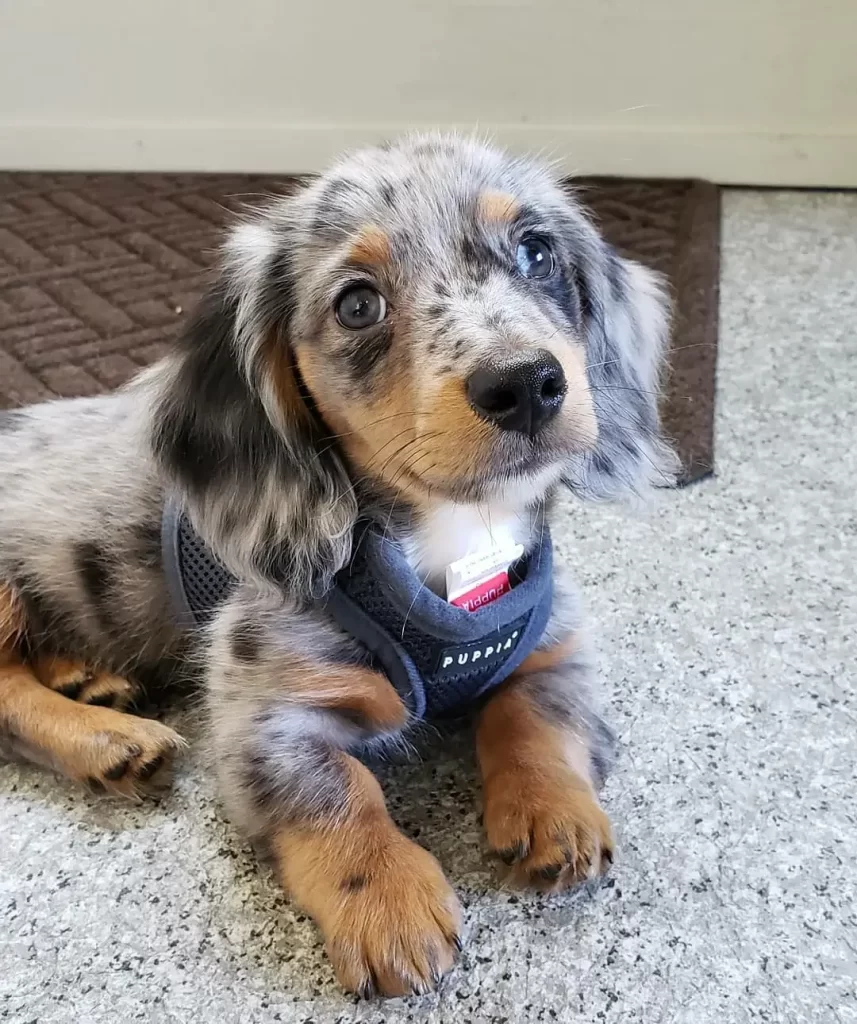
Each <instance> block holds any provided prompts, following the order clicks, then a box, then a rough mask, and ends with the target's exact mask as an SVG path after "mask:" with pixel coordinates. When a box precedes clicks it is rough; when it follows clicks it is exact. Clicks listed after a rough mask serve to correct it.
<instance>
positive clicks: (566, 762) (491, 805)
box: [477, 635, 613, 889]
mask: <svg viewBox="0 0 857 1024" xmlns="http://www.w3.org/2000/svg"><path fill="white" fill-rule="evenodd" d="M588 672H589V667H588V664H587V660H586V658H585V656H584V654H583V652H582V651H580V650H578V649H577V646H576V643H575V640H574V638H573V636H571V635H570V636H569V637H568V638H567V639H566V640H565V641H564V642H562V643H558V644H556V645H555V646H553V647H551V648H546V649H543V650H537V651H536V652H534V653H533V654H531V655H530V657H529V658H528V659H527V660H526V661H524V663H523V664H522V665H521V667H520V669H518V671H517V672H516V673H515V674H514V675H513V676H512V677H511V678H510V679H509V681H508V682H507V683H506V684H505V685H504V687H503V688H502V689H501V690H500V692H499V693H498V694H497V695H496V696H495V697H493V698H492V699H491V700H490V701H489V702H488V704H487V706H486V707H485V709H484V711H483V712H482V716H481V719H480V722H479V726H478V731H477V753H478V758H479V766H480V769H481V772H482V784H483V801H484V818H485V829H486V833H487V837H488V844H489V846H490V847H491V849H492V850H493V851H495V852H496V853H497V854H498V855H499V856H500V857H501V858H502V859H503V860H504V861H505V862H506V863H507V864H511V865H514V867H515V871H516V874H517V877H518V880H519V881H522V882H525V883H528V884H530V885H534V886H537V887H539V888H547V889H554V888H562V887H565V886H568V885H573V884H575V883H576V882H578V881H581V880H582V879H585V878H592V877H595V876H597V875H599V874H601V873H602V872H603V871H605V870H606V869H607V867H608V865H609V864H610V863H611V862H612V860H613V839H612V835H611V829H610V823H609V821H608V819H607V815H606V814H605V813H604V811H603V810H602V809H601V807H600V805H599V803H598V798H597V796H596V788H597V786H598V785H599V784H600V782H601V781H602V775H603V773H604V770H605V767H606V763H607V762H608V761H609V760H610V758H611V757H612V736H611V734H610V733H609V730H608V729H607V727H606V726H605V725H604V724H603V722H602V721H601V720H600V719H599V718H598V717H597V715H595V714H594V713H593V712H592V711H591V708H590V707H589V704H588V701H587V699H586V676H587V675H588Z"/></svg>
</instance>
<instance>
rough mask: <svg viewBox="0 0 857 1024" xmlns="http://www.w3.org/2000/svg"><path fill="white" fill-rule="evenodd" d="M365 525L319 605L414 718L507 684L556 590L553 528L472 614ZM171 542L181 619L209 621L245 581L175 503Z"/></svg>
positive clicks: (166, 549)
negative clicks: (499, 591) (502, 588)
mask: <svg viewBox="0 0 857 1024" xmlns="http://www.w3.org/2000/svg"><path fill="white" fill-rule="evenodd" d="M363 526H364V528H363V531H362V533H361V534H359V536H360V540H359V542H358V543H356V544H355V550H354V553H353V555H352V558H351V561H350V563H349V564H348V565H347V566H345V568H343V569H342V570H340V572H339V573H337V575H336V577H335V580H334V585H333V587H332V588H331V590H330V591H329V592H328V593H327V594H326V595H325V597H324V598H322V599H321V601H320V602H319V605H318V607H319V608H320V609H321V610H322V611H323V612H324V613H325V614H327V615H328V616H329V617H330V618H331V619H333V621H334V622H336V623H337V625H339V626H340V627H341V628H342V629H343V630H344V631H345V632H346V633H348V634H350V635H351V636H352V637H354V638H355V639H356V640H358V641H359V642H360V643H361V644H362V645H363V647H364V648H365V649H366V650H367V651H368V653H369V655H370V659H371V663H372V665H373V666H374V667H376V668H379V669H381V670H382V671H383V672H384V673H385V674H386V676H387V678H388V679H389V680H390V682H391V683H392V684H393V686H394V687H395V688H396V690H397V692H398V693H399V696H400V697H401V698H402V700H403V701H404V702H405V704H406V706H407V708H408V710H409V711H410V712H411V715H412V716H413V717H414V718H418V719H422V718H436V717H440V716H442V715H448V714H451V713H454V712H457V711H460V710H462V709H463V708H464V707H466V706H467V705H468V704H472V703H473V702H474V701H475V700H476V699H477V698H479V697H481V696H483V695H484V694H485V693H487V692H488V691H489V690H491V689H493V688H494V687H495V686H499V685H500V683H502V682H503V680H505V679H507V678H508V677H509V675H511V673H512V672H514V670H515V669H516V668H517V667H518V666H519V665H520V664H521V662H522V661H523V660H524V659H525V658H526V657H527V655H528V654H531V653H532V652H533V650H534V649H535V648H536V646H537V645H538V643H539V641H540V640H541V638H542V635H543V634H544V631H545V629H546V627H547V623H548V619H549V617H550V612H551V600H552V596H553V554H552V547H551V540H550V535H549V533H548V532H547V530H545V531H544V532H543V533H542V538H541V541H540V542H539V544H538V545H537V546H536V547H535V548H534V549H533V550H532V551H530V552H529V553H528V554H526V555H525V556H524V557H523V558H522V559H520V561H518V562H516V563H515V565H514V566H512V568H511V570H510V572H509V578H510V582H511V583H512V589H511V590H509V591H508V592H507V593H506V594H504V595H503V596H502V597H500V598H498V599H497V600H495V601H494V602H493V603H491V604H489V605H486V606H485V607H484V608H480V609H478V610H477V611H475V612H468V611H465V610H464V609H463V608H457V607H455V606H454V605H451V604H449V603H448V602H447V601H445V600H443V598H440V597H438V596H437V595H436V594H435V593H433V592H432V591H430V590H429V589H428V588H427V587H425V586H424V585H423V583H422V581H421V580H420V579H419V577H418V576H417V574H416V573H415V572H414V570H413V569H412V568H411V567H410V565H409V564H408V562H407V561H406V559H405V557H404V555H403V554H402V551H401V549H400V548H399V546H398V545H397V544H395V543H394V542H393V541H391V540H389V539H388V538H385V537H383V536H381V534H379V533H378V532H377V531H375V530H374V529H373V528H371V527H369V528H366V527H365V524H363ZM355 536H358V534H355ZM162 547H163V560H164V569H165V572H166V575H167V581H168V583H169V587H170V592H171V594H172V597H173V601H174V604H175V607H176V611H177V614H178V616H179V620H180V623H181V624H182V625H183V626H184V627H186V628H193V627H194V626H200V625H204V624H205V623H207V622H208V621H209V620H210V619H211V617H212V615H213V614H214V612H215V611H216V609H217V607H218V605H220V604H221V603H222V602H223V601H224V600H225V599H226V598H227V597H228V596H229V594H230V593H231V591H232V590H233V588H234V587H235V586H236V585H237V582H238V581H237V580H236V579H235V577H234V576H232V574H231V573H230V572H229V571H228V570H227V569H225V568H224V567H223V566H222V565H221V564H220V563H219V562H218V561H217V559H216V558H215V556H214V554H213V553H212V551H211V550H210V549H209V548H208V546H207V545H206V544H205V542H204V541H203V540H202V539H201V538H200V537H199V536H198V534H197V533H196V532H195V531H194V529H193V527H192V526H191V524H190V521H189V520H188V518H187V516H185V515H184V514H183V513H182V511H181V510H180V508H179V507H178V506H177V505H176V504H174V503H173V502H171V501H168V502H167V505H166V507H165V509H164V517H163V524H162Z"/></svg>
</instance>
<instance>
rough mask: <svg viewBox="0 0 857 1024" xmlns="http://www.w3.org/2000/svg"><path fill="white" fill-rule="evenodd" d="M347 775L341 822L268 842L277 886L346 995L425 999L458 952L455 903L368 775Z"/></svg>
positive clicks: (361, 771)
mask: <svg viewBox="0 0 857 1024" xmlns="http://www.w3.org/2000/svg"><path fill="white" fill-rule="evenodd" d="M351 771H352V781H351V794H350V795H351V796H352V798H353V800H354V808H353V814H352V816H351V817H350V818H349V819H348V820H345V821H343V822H341V823H339V824H337V825H332V824H331V825H328V826H326V827H325V828H309V827H303V828H296V827H289V828H285V827H284V828H281V829H280V830H279V831H278V833H277V834H276V835H275V836H274V837H273V840H272V842H273V847H274V849H275V851H276V856H277V861H278V865H279V871H280V875H281V878H282V881H283V884H284V886H285V888H286V889H287V890H288V891H289V892H290V893H291V894H292V895H293V897H294V898H295V900H296V901H297V902H298V903H299V904H300V905H301V906H302V907H303V908H304V909H305V910H306V911H307V912H308V913H310V914H311V915H312V916H313V918H314V919H315V921H316V922H317V924H318V926H319V928H320V929H321V931H322V934H323V935H324V940H325V946H326V949H327V952H328V955H329V956H330V959H331V962H332V963H333V967H334V970H335V971H336V976H337V978H338V979H339V982H340V984H341V985H342V986H343V987H344V988H345V989H347V990H348V991H349V992H356V993H358V994H359V995H361V996H365V997H368V996H371V995H381V996H403V995H409V994H412V993H419V994H422V993H426V992H429V991H431V989H433V988H435V987H436V986H437V985H438V984H439V983H440V981H441V979H442V977H443V975H444V974H445V973H446V972H447V971H448V970H449V969H450V968H451V967H452V965H453V963H454V961H455V957H456V954H457V952H458V950H459V949H460V948H461V940H460V938H459V930H460V927H461V911H460V909H459V905H458V900H457V899H456V897H455V893H454V892H453V891H452V888H451V887H450V885H449V883H448V882H447V880H446V878H445V877H444V874H443V871H442V869H441V867H440V865H439V864H438V863H437V861H436V860H435V859H434V857H432V856H431V854H430V853H428V852H427V851H426V850H424V849H423V848H422V847H420V846H418V845H417V844H416V843H414V842H412V841H411V840H410V839H408V838H407V837H406V836H404V835H402V833H401V832H399V831H398V829H397V828H396V827H395V825H394V824H393V822H392V821H391V820H390V818H389V816H388V814H387V811H386V809H385V808H384V804H383V797H381V794H380V789H379V787H378V784H377V782H376V781H375V780H374V778H372V776H371V775H370V773H369V772H368V770H367V769H366V768H364V767H363V766H362V765H358V764H357V762H354V763H353V764H352V766H351Z"/></svg>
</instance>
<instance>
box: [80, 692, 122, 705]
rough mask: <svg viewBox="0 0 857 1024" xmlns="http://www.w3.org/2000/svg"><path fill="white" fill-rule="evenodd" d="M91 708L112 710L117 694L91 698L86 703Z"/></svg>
mask: <svg viewBox="0 0 857 1024" xmlns="http://www.w3.org/2000/svg"><path fill="white" fill-rule="evenodd" d="M86 703H87V704H89V705H90V706H91V707H97V708H112V707H113V705H114V704H115V703H116V694H115V693H99V694H96V695H95V696H94V697H89V698H88V699H87V701H86Z"/></svg>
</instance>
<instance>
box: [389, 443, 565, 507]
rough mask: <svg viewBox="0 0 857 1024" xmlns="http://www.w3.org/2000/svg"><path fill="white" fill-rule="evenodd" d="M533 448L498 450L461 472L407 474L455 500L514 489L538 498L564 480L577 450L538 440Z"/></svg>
mask: <svg viewBox="0 0 857 1024" xmlns="http://www.w3.org/2000/svg"><path fill="white" fill-rule="evenodd" d="M529 448H530V450H529V451H526V452H520V451H518V452H515V453H508V454H507V453H496V454H495V455H494V457H492V458H490V459H486V460H485V465H483V466H479V467H476V468H475V469H474V470H471V471H469V472H464V473H461V474H458V473H455V474H452V473H444V472H443V471H442V470H440V471H438V470H436V469H433V470H431V471H425V472H419V471H418V470H412V469H405V471H404V475H405V476H406V477H407V478H408V480H409V481H410V483H411V484H412V485H414V486H415V487H417V488H418V489H420V490H423V491H425V492H427V493H431V494H434V495H440V496H442V497H444V498H448V499H450V500H452V501H459V502H474V501H484V500H486V499H489V498H492V497H495V496H499V495H502V494H504V493H506V492H508V491H509V490H510V489H512V490H514V491H515V492H516V493H518V494H520V495H521V496H522V497H525V498H526V497H531V500H532V501H538V500H540V499H541V498H542V497H543V496H544V493H545V491H546V490H548V489H549V487H550V486H552V485H553V484H555V483H556V482H557V481H558V480H559V479H560V477H561V476H562V473H563V468H564V466H565V465H566V464H567V463H568V461H569V460H570V459H571V457H572V456H573V454H574V451H573V450H572V449H569V450H567V451H562V452H560V451H558V450H557V449H556V447H555V446H547V445H544V444H539V443H536V442H529Z"/></svg>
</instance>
